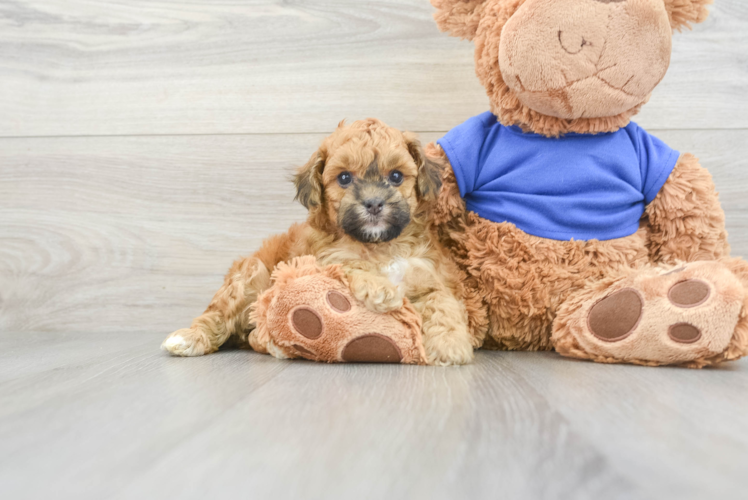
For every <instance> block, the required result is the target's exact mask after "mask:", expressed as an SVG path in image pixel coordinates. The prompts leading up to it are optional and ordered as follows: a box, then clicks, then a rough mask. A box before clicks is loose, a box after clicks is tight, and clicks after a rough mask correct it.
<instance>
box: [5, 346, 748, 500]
mask: <svg viewBox="0 0 748 500" xmlns="http://www.w3.org/2000/svg"><path fill="white" fill-rule="evenodd" d="M20 335H23V336H27V337H29V338H30V339H31V342H32V343H33V345H28V346H23V345H19V346H18V348H17V350H15V351H14V352H9V351H8V350H0V365H2V364H4V363H6V362H7V361H8V360H9V359H14V358H17V357H21V358H23V359H24V360H25V361H26V364H27V365H29V366H33V369H32V370H29V371H27V372H26V373H19V375H18V377H17V378H16V379H14V380H11V381H8V380H2V381H0V408H2V410H3V411H2V414H0V443H2V445H0V488H1V489H2V491H3V492H4V495H5V496H8V497H9V498H14V499H25V498H29V499H31V498H44V497H47V496H50V495H53V496H54V497H55V498H60V499H65V498H75V499H81V500H84V499H88V498H92V499H93V498H122V499H125V498H154V497H168V498H179V499H189V498H206V497H210V498H235V497H236V496H237V495H245V496H246V495H250V496H251V497H252V498H257V499H263V498H310V499H313V498H416V499H417V498H435V499H442V498H476V499H481V498H497V497H501V498H522V499H529V500H533V499H555V498H559V499H560V498H582V499H583V498H671V497H677V498H684V499H690V498H711V497H713V496H721V497H726V498H737V497H739V496H740V494H741V492H742V491H743V489H744V486H743V476H744V474H743V469H744V465H745V463H747V461H748V424H746V421H745V419H744V418H743V416H744V414H745V410H746V408H745V402H744V398H743V397H742V394H744V392H745V390H746V389H747V388H748V362H746V361H739V362H736V363H733V364H730V365H727V366H726V367H725V368H722V369H716V370H703V371H690V370H682V369H667V368H660V369H647V368H642V367H633V366H609V365H601V364H595V363H589V362H577V361H573V360H568V359H563V358H561V357H560V356H557V355H555V354H552V353H498V352H485V351H482V352H480V353H479V354H478V356H477V359H476V362H475V364H473V365H470V366H465V367H456V368H455V367H453V368H433V367H408V366H394V365H323V364H314V363H309V362H305V361H279V360H275V359H274V358H271V357H269V356H264V355H260V354H256V353H253V352H250V351H225V352H220V353H218V354H214V355H209V356H205V357H203V358H193V359H181V358H171V357H169V356H167V355H165V354H163V353H160V352H159V351H158V350H157V346H158V343H159V341H160V340H161V338H160V336H158V335H156V334H153V333H150V334H140V335H138V334H135V335H133V334H131V333H128V332H121V333H120V335H119V336H118V338H119V341H120V345H121V349H120V350H119V351H112V350H110V349H109V346H110V345H111V344H110V342H111V339H112V338H114V336H113V335H110V334H99V335H96V334H91V333H86V334H70V335H68V336H67V338H66V339H61V338H60V337H58V334H49V333H47V334H29V333H22V332H3V333H0V345H3V346H6V345H14V344H16V343H15V342H14V340H15V339H17V338H18V336H20ZM66 344H67V345H66ZM72 349H77V350H79V351H80V353H79V354H78V355H77V358H76V359H69V354H70V351H71V350H72ZM40 478H43V480H41V479H40Z"/></svg>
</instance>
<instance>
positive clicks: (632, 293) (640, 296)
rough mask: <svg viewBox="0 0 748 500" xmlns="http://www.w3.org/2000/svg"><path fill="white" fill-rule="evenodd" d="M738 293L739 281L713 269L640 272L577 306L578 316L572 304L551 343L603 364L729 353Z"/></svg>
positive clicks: (707, 265)
mask: <svg viewBox="0 0 748 500" xmlns="http://www.w3.org/2000/svg"><path fill="white" fill-rule="evenodd" d="M744 294H745V292H744V289H743V286H742V284H741V282H740V281H739V280H738V278H737V277H736V276H735V275H734V274H732V272H730V270H729V269H728V268H727V267H726V266H725V265H723V264H721V263H719V262H694V263H691V264H688V265H685V266H682V267H679V268H676V269H673V270H670V271H666V272H662V271H659V270H656V269H648V270H644V271H640V272H637V273H635V274H633V275H632V276H629V277H627V278H625V279H622V280H619V281H617V282H614V284H613V285H611V286H609V287H607V288H606V289H605V290H603V291H600V292H595V293H594V294H593V295H592V296H589V297H586V300H583V301H582V302H579V301H577V305H578V306H577V307H578V308H576V310H574V309H575V308H574V306H573V303H574V300H573V299H572V300H571V301H570V302H571V303H572V306H571V307H570V308H569V307H562V309H561V310H560V311H559V315H558V317H557V320H556V323H555V324H554V334H553V335H554V343H555V344H556V348H557V350H558V351H559V352H561V353H562V354H565V355H569V356H575V357H583V358H591V359H595V360H598V361H607V362H631V363H640V364H649V365H665V364H686V363H691V362H694V361H697V360H700V359H707V358H710V357H712V356H715V355H717V354H720V353H722V352H723V351H725V349H727V347H728V344H729V343H730V340H731V339H732V336H733V332H734V331H735V326H736V324H737V322H738V319H739V316H740V312H741V309H742V305H743V300H744ZM582 296H583V297H582V298H584V293H582ZM577 299H579V297H578V298H577ZM565 306H566V304H565Z"/></svg>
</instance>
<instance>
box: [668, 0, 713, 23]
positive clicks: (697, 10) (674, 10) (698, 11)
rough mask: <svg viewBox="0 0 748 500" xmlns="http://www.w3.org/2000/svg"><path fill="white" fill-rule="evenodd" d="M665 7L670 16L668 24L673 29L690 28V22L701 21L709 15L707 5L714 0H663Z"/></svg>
mask: <svg viewBox="0 0 748 500" xmlns="http://www.w3.org/2000/svg"><path fill="white" fill-rule="evenodd" d="M664 1H665V9H666V10H667V13H668V16H670V25H671V26H672V27H673V29H674V30H679V31H680V30H681V29H682V28H684V27H685V28H691V24H692V23H701V22H703V21H705V20H706V18H707V16H708V15H709V11H708V10H707V8H706V7H707V5H710V4H712V3H713V1H714V0H664Z"/></svg>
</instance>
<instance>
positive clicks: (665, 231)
mask: <svg viewBox="0 0 748 500" xmlns="http://www.w3.org/2000/svg"><path fill="white" fill-rule="evenodd" d="M645 216H646V217H648V219H649V228H650V241H649V255H650V259H651V260H652V262H662V263H667V264H673V263H675V262H676V261H687V262H692V261H696V260H714V259H718V258H720V257H724V256H728V255H729V254H730V246H729V244H728V243H727V231H726V230H725V213H724V211H723V210H722V207H721V206H720V204H719V198H718V194H717V191H716V190H715V187H714V182H713V181H712V176H711V174H710V173H709V172H708V171H707V170H706V169H705V168H703V167H702V166H701V165H699V161H698V159H697V158H696V157H695V156H693V155H692V154H689V153H686V154H684V155H682V156H681V157H680V159H679V160H678V163H677V164H676V166H675V168H674V169H673V171H672V173H671V174H670V177H669V178H668V180H667V182H666V183H665V185H664V186H663V187H662V189H661V190H660V192H659V194H658V195H657V197H656V198H655V199H654V201H652V203H650V204H649V206H648V207H647V209H646V212H645Z"/></svg>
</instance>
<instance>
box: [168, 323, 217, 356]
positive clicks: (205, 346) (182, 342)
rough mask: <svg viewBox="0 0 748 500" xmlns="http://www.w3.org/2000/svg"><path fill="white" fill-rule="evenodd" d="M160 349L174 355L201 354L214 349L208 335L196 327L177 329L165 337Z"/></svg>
mask: <svg viewBox="0 0 748 500" xmlns="http://www.w3.org/2000/svg"><path fill="white" fill-rule="evenodd" d="M161 349H162V350H164V351H166V352H168V353H170V354H172V355H174V356H202V355H204V354H209V353H211V352H213V351H215V349H213V348H211V343H210V340H209V339H208V336H207V335H205V333H204V332H203V331H201V330H200V329H198V328H183V329H182V330H177V331H176V332H174V333H172V334H171V335H169V336H168V337H166V340H164V341H163V343H162V344H161Z"/></svg>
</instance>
